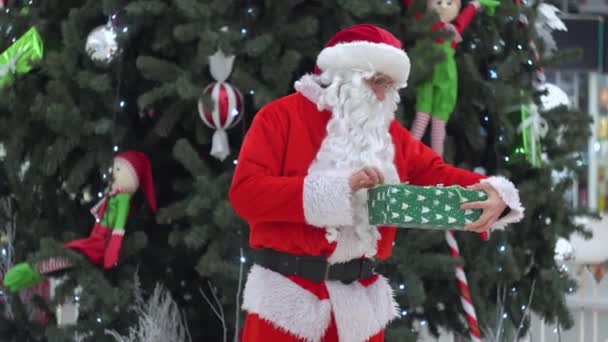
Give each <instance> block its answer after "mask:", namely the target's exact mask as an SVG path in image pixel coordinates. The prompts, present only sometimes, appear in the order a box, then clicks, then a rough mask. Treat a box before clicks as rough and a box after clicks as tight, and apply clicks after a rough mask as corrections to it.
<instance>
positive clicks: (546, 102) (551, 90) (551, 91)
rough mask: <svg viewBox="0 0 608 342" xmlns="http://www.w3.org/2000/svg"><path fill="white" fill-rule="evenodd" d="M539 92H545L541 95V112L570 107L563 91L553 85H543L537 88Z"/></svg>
mask: <svg viewBox="0 0 608 342" xmlns="http://www.w3.org/2000/svg"><path fill="white" fill-rule="evenodd" d="M538 90H539V91H546V94H543V95H541V97H540V100H541V108H540V109H541V110H542V111H543V112H546V111H550V110H552V109H555V108H557V107H559V106H566V107H570V98H569V97H568V94H566V92H565V91H563V90H562V89H561V88H560V87H558V86H556V85H555V84H551V83H545V84H542V85H540V86H539V88H538Z"/></svg>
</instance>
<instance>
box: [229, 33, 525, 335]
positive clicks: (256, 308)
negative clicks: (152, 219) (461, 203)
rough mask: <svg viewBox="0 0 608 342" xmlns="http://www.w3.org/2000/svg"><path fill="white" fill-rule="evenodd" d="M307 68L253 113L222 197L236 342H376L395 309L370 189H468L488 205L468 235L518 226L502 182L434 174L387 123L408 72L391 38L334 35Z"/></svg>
mask: <svg viewBox="0 0 608 342" xmlns="http://www.w3.org/2000/svg"><path fill="white" fill-rule="evenodd" d="M317 67H318V71H319V72H318V74H316V75H305V76H303V77H302V78H301V79H300V80H298V81H297V82H296V84H295V88H296V90H297V92H296V93H294V94H291V95H289V96H286V97H283V98H281V99H278V100H276V101H273V102H271V103H269V104H268V105H266V106H265V107H264V108H263V109H262V110H261V111H260V112H259V113H258V114H257V115H256V117H255V119H254V121H253V123H252V125H251V128H250V129H249V132H248V133H247V136H246V139H245V141H244V143H243V147H242V150H241V153H240V156H239V160H238V164H237V168H236V172H235V175H234V179H233V183H232V187H231V189H230V199H231V202H232V204H233V206H234V209H235V210H236V212H237V213H238V214H239V215H240V216H241V217H243V218H244V219H245V220H247V221H248V222H249V224H250V244H251V247H252V248H254V249H255V250H256V257H255V265H254V266H253V267H252V269H251V272H250V274H249V276H248V280H247V284H246V286H245V290H244V300H243V309H245V310H246V311H247V319H246V323H245V329H244V333H243V340H244V341H246V342H252V341H315V342H317V341H346V342H363V341H383V339H384V329H385V327H386V326H387V324H388V323H389V322H390V321H391V320H393V319H395V318H396V317H397V316H398V311H397V304H396V302H395V300H394V299H393V295H392V290H391V288H390V286H389V284H388V281H387V279H386V278H384V277H382V276H381V275H379V274H376V273H375V272H374V265H375V263H377V262H378V261H380V260H383V259H386V258H388V257H389V256H390V255H391V250H392V248H393V241H394V239H395V234H396V229H395V228H394V227H377V226H372V225H370V224H369V221H368V209H367V189H369V188H371V187H374V186H376V185H377V184H380V183H388V184H397V183H404V182H409V183H410V184H412V185H437V184H443V185H446V186H449V185H461V186H471V185H475V188H478V189H483V190H484V191H486V192H487V194H488V199H487V200H485V201H482V202H476V203H474V204H470V205H469V207H468V208H467V209H482V210H483V214H482V215H481V218H480V219H479V220H477V221H475V222H473V223H471V224H470V225H469V226H467V229H469V230H472V231H477V232H482V231H487V230H488V229H490V228H491V227H504V226H505V225H506V224H508V223H511V222H516V221H519V220H520V219H521V218H522V216H523V208H522V207H521V204H520V201H519V195H518V192H517V190H516V188H515V187H514V185H513V184H512V183H511V182H509V181H508V180H506V179H505V178H502V177H489V178H486V177H485V176H482V175H479V174H475V173H472V172H470V171H467V170H463V169H458V168H456V167H453V166H451V165H448V164H445V163H444V162H443V161H442V159H441V158H440V157H439V156H438V155H437V154H435V153H434V152H433V151H432V150H431V149H429V148H427V147H426V146H424V145H423V144H422V143H420V142H419V141H417V140H416V139H414V138H413V137H412V136H411V134H410V133H409V131H408V130H407V129H405V128H404V127H403V126H401V125H400V124H399V123H398V122H397V121H396V120H395V117H394V112H395V109H396V108H397V103H398V102H399V95H398V90H399V89H400V88H404V87H405V86H406V84H407V79H408V75H409V69H410V63H409V59H408V57H407V55H406V53H405V52H404V51H403V50H402V49H401V42H400V41H399V40H398V39H397V38H395V37H394V36H393V35H392V34H391V33H389V32H387V31H385V30H383V29H380V28H378V27H375V26H372V25H358V26H354V27H351V28H348V29H345V30H343V31H340V32H338V33H337V34H336V35H335V36H334V37H333V38H332V39H331V40H330V41H329V43H328V44H327V45H326V47H325V48H324V49H323V50H322V51H321V53H320V54H319V56H318V59H317ZM507 207H508V208H510V210H505V208H507ZM504 212H507V213H506V214H503V213H504Z"/></svg>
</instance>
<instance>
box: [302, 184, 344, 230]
mask: <svg viewBox="0 0 608 342" xmlns="http://www.w3.org/2000/svg"><path fill="white" fill-rule="evenodd" d="M304 216H305V217H306V222H307V223H308V224H311V225H313V226H316V227H327V226H348V225H352V224H353V209H352V206H351V189H350V185H349V182H348V178H347V177H332V176H328V175H321V174H315V175H308V176H306V177H305V178H304Z"/></svg>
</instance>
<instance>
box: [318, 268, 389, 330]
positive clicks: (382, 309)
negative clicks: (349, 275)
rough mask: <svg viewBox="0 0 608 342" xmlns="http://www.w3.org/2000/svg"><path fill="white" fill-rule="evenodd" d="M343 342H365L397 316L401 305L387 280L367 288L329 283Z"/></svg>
mask: <svg viewBox="0 0 608 342" xmlns="http://www.w3.org/2000/svg"><path fill="white" fill-rule="evenodd" d="M326 285H327V290H328V291H329V297H330V301H331V304H332V309H333V313H334V319H335V320H336V327H337V329H338V336H340V341H345V342H365V341H367V340H368V339H369V338H370V337H372V336H374V335H376V334H378V333H379V332H380V331H382V330H383V329H384V328H385V327H386V326H387V325H388V324H389V322H390V321H392V320H393V319H395V318H396V317H398V315H399V314H398V313H399V310H398V305H397V303H396V302H395V299H394V298H393V290H392V289H391V287H390V285H389V284H388V281H387V280H386V278H384V277H382V276H380V277H378V280H376V282H374V283H373V284H371V285H370V286H368V287H364V286H363V285H361V284H360V283H359V282H354V283H352V284H348V285H345V284H343V283H341V282H338V281H328V282H326Z"/></svg>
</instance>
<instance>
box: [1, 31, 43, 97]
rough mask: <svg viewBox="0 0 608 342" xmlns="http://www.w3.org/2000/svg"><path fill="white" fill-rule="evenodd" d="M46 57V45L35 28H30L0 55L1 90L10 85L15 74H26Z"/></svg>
mask: <svg viewBox="0 0 608 342" xmlns="http://www.w3.org/2000/svg"><path fill="white" fill-rule="evenodd" d="M43 55H44V44H43V42H42V38H41V37H40V33H38V30H36V28H35V27H32V28H30V29H29V30H28V31H27V32H26V33H25V34H23V35H22V36H21V37H20V38H19V39H17V41H15V42H14V43H13V44H12V45H11V46H10V47H9V48H8V49H6V50H5V51H4V52H2V53H1V54H0V88H3V87H4V86H6V85H8V84H9V83H10V82H11V81H12V80H13V78H14V75H15V74H24V73H27V72H29V71H30V70H31V69H32V65H33V64H34V63H35V62H37V61H39V60H41V59H42V57H43Z"/></svg>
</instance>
